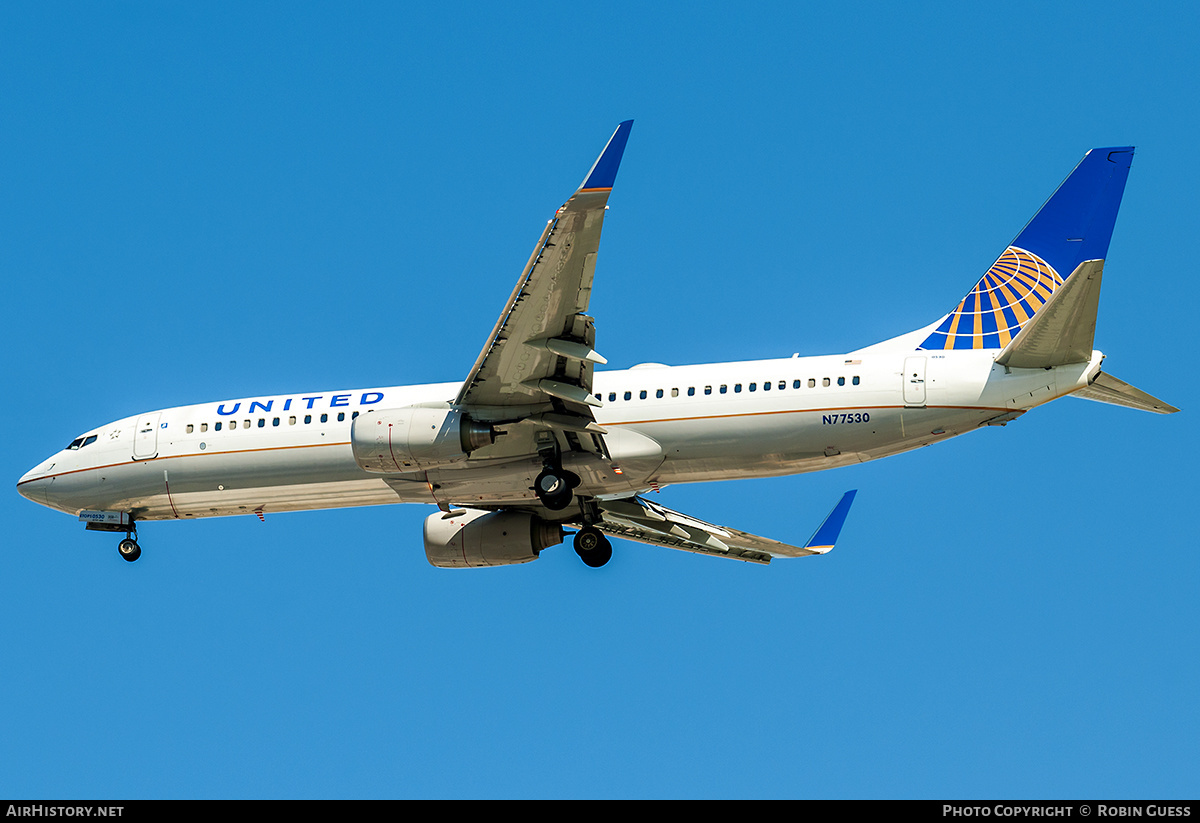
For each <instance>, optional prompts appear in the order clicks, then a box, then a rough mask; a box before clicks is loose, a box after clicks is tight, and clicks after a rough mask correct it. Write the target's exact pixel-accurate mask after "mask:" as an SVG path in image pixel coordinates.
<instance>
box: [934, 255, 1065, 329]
mask: <svg viewBox="0 0 1200 823" xmlns="http://www.w3.org/2000/svg"><path fill="white" fill-rule="evenodd" d="M1062 284H1063V278H1062V277H1060V276H1059V274H1058V272H1057V271H1055V270H1054V267H1053V266H1051V265H1050V264H1049V263H1047V262H1046V261H1045V260H1043V259H1042V258H1040V257H1038V256H1037V255H1036V254H1034V253H1033V252H1030V251H1027V250H1025V249H1021V248H1017V247H1016V246H1009V247H1008V248H1007V249H1005V250H1004V253H1003V254H1001V255H1000V259H998V260H997V261H996V262H995V263H994V264H992V267H991V268H990V269H988V271H987V274H985V275H984V276H983V277H982V278H981V279H980V281H979V282H978V283H976V284H975V288H973V289H971V291H970V292H969V293H968V294H967V296H966V297H964V298H963V299H962V302H961V303H959V304H958V308H956V309H955V310H954V311H952V312H950V314H948V315H946V317H945V318H944V319H943V320H942V322H941V323H939V324H938V327H937V330H936V331H934V332H933V333H932V334H930V335H929V336H928V337H927V338H925V341H924V342H923V343H921V345H920V346H919V347H918V348H921V349H1002V348H1004V347H1005V346H1007V345H1008V343H1009V341H1010V340H1012V338H1013V337H1015V336H1016V334H1017V332H1019V331H1020V330H1021V327H1022V326H1024V325H1025V324H1026V323H1027V322H1029V319H1030V318H1031V317H1033V315H1034V313H1035V312H1037V310H1038V309H1040V308H1041V307H1042V306H1043V305H1045V303H1046V301H1047V300H1049V299H1050V295H1052V294H1054V292H1055V290H1056V289H1058V287H1059V286H1061V285H1062Z"/></svg>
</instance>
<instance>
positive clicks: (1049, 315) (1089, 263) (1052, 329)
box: [996, 260, 1104, 369]
mask: <svg viewBox="0 0 1200 823" xmlns="http://www.w3.org/2000/svg"><path fill="white" fill-rule="evenodd" d="M1103 273H1104V261H1103V260H1085V261H1084V262H1082V263H1080V264H1079V265H1078V266H1077V267H1076V268H1075V271H1074V272H1072V273H1071V276H1070V277H1068V278H1067V280H1066V282H1065V283H1063V284H1062V285H1061V286H1059V287H1058V289H1057V290H1056V291H1055V292H1054V294H1052V295H1050V299H1049V300H1047V301H1046V304H1045V305H1044V306H1042V307H1041V310H1040V311H1038V312H1037V314H1035V315H1034V316H1033V318H1032V319H1030V320H1029V321H1028V322H1027V323H1026V324H1025V325H1024V327H1022V329H1021V331H1020V332H1019V333H1018V334H1017V336H1016V337H1014V338H1013V339H1012V340H1011V341H1009V343H1008V345H1007V346H1005V347H1004V351H1002V352H1000V356H999V357H997V358H996V362H997V363H998V364H999V365H1001V366H1010V367H1012V368H1014V369H1048V368H1052V367H1054V366H1065V365H1066V364H1068V363H1086V362H1088V361H1089V360H1091V359H1092V343H1093V342H1094V340H1095V337H1096V312H1097V310H1099V308H1100V278H1101V275H1102V274H1103Z"/></svg>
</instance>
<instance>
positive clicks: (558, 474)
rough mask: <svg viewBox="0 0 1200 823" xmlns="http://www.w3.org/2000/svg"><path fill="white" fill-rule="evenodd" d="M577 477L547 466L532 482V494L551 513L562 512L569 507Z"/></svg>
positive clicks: (553, 466)
mask: <svg viewBox="0 0 1200 823" xmlns="http://www.w3.org/2000/svg"><path fill="white" fill-rule="evenodd" d="M579 482H580V481H579V475H577V474H575V473H574V472H569V471H567V470H566V469H562V468H559V467H558V466H555V465H551V464H547V465H546V467H545V468H544V469H542V473H541V474H539V475H538V476H537V479H535V480H534V481H533V493H534V494H536V495H537V498H538V500H540V501H542V505H543V506H545V507H546V508H547V509H550V510H551V511H556V512H557V511H562V510H563V509H565V508H566V507H567V506H569V505H571V498H572V497H573V496H574V493H573V491H572V490H573V489H574V488H575V487H576V486H578V485H579Z"/></svg>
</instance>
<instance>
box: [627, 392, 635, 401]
mask: <svg viewBox="0 0 1200 823" xmlns="http://www.w3.org/2000/svg"><path fill="white" fill-rule="evenodd" d="M625 399H626V400H632V399H633V392H628V391H627V392H625Z"/></svg>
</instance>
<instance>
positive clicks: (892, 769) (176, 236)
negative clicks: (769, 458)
mask: <svg viewBox="0 0 1200 823" xmlns="http://www.w3.org/2000/svg"><path fill="white" fill-rule="evenodd" d="M297 5H299V7H298V8H297V7H296V6H297ZM1050 5H1053V6H1054V8H1052V9H1051V8H1047V6H1050ZM1198 14H1200V13H1198V12H1197V11H1196V7H1195V5H1194V4H1184V3H1165V4H1151V5H1149V6H1147V7H1145V8H1139V9H1137V10H1136V11H1132V10H1130V8H1129V6H1128V5H1127V4H1115V3H1086V4H1085V3H1078V4H1043V3H1029V4H986V7H985V6H984V5H983V4H958V3H946V4H932V5H931V4H924V5H923V4H894V5H883V4H878V5H877V4H860V5H853V4H832V5H831V4H817V5H814V6H812V7H810V8H805V7H804V6H803V5H800V4H792V3H786V4H760V5H751V6H747V5H745V4H742V5H739V6H736V7H734V6H730V7H728V8H726V9H724V10H722V9H720V8H718V9H707V8H704V7H701V6H697V5H695V4H646V3H624V2H614V3H604V4H576V5H572V4H537V5H533V4H529V5H525V6H523V7H520V8H516V9H513V8H510V7H508V6H506V5H503V4H500V5H496V4H486V5H485V4H465V5H458V6H449V7H444V6H437V7H432V6H422V7H420V8H417V7H416V4H391V3H379V4H372V3H364V4H351V5H346V4H327V5H325V4H322V5H315V4H282V3H280V4H245V3H229V4H219V3H205V4H200V5H194V4H193V5H183V6H180V5H172V6H164V4H161V3H110V4H100V5H97V4H94V3H65V4H56V5H47V4H41V3H25V4H9V5H8V6H6V8H5V10H4V11H3V13H2V14H0V78H3V79H2V80H0V110H2V111H3V116H2V117H0V191H2V196H0V271H3V274H4V280H5V284H6V289H7V299H6V300H5V301H4V306H3V309H2V311H3V317H4V322H3V324H2V327H0V334H2V335H3V340H4V349H5V352H6V355H5V357H4V377H5V381H4V382H5V385H6V386H7V393H8V399H7V402H5V403H3V404H0V409H2V414H3V422H4V429H5V431H6V432H7V434H8V442H7V445H6V447H5V448H4V450H3V462H4V476H6V477H7V478H8V482H9V483H10V487H9V492H8V493H7V494H6V495H4V496H3V503H2V504H0V506H2V509H0V510H2V512H3V517H4V520H5V523H6V535H5V539H4V541H3V544H4V547H5V549H4V551H3V552H2V553H0V558H2V560H0V562H2V564H3V565H2V566H0V626H2V628H0V644H2V645H0V660H2V661H3V672H4V673H3V676H2V677H0V796H5V797H13V796H25V797H47V798H69V797H96V798H106V797H116V798H125V797H507V796H514V797H524V796H533V797H579V796H587V797H708V796H713V797H746V796H782V797H941V796H953V797H962V798H970V797H1155V798H1157V797H1164V798H1166V797H1192V798H1194V797H1195V796H1196V795H1197V793H1198V789H1200V784H1198V778H1197V775H1198V774H1200V762H1198V761H1200V757H1198V755H1200V751H1198V749H1200V742H1198V741H1200V708H1198V702H1197V699H1196V697H1197V681H1198V679H1200V677H1198V676H1200V664H1198V660H1197V651H1198V650H1197V640H1196V626H1197V622H1198V618H1200V606H1198V600H1197V589H1198V586H1197V583H1198V577H1200V551H1198V548H1200V546H1198V541H1197V539H1196V530H1195V516H1194V506H1195V503H1194V501H1195V498H1196V493H1197V483H1196V480H1195V475H1194V464H1195V462H1196V458H1197V449H1196V434H1195V431H1196V430H1195V426H1194V424H1193V423H1192V419H1193V416H1194V415H1195V414H1196V413H1197V410H1198V409H1200V392H1198V391H1197V388H1196V379H1195V377H1194V374H1193V372H1194V368H1193V367H1192V364H1191V363H1190V358H1191V351H1192V349H1193V348H1194V342H1195V341H1194V338H1193V337H1192V336H1191V335H1192V333H1194V331H1195V328H1194V325H1193V317H1192V312H1193V309H1194V307H1195V304H1196V298H1197V287H1196V261H1195V244H1196V242H1197V236H1198V234H1200V232H1198V231H1197V229H1198V220H1197V217H1198V215H1200V205H1198V204H1200V200H1198V198H1197V196H1196V192H1197V191H1200V174H1198V169H1200V163H1198V162H1197V157H1196V154H1195V152H1196V136H1197V134H1200V114H1198V109H1197V106H1196V101H1197V100H1198V99H1200V59H1198V58H1197V52H1196V49H1195V44H1196V42H1197V39H1198V35H1200V25H1198V24H1200V17H1198ZM630 117H632V118H635V120H636V122H635V125H634V129H633V134H632V137H631V139H630V142H629V146H628V149H627V151H626V154H625V160H624V164H623V166H622V168H621V173H620V176H619V177H618V179H617V186H616V190H615V191H614V193H613V196H612V199H611V201H610V204H611V210H610V211H609V214H608V217H607V220H606V222H605V236H604V241H603V244H602V246H601V258H600V266H599V269H598V273H597V281H596V289H595V292H594V296H593V299H592V309H593V312H594V314H595V316H596V317H597V326H598V344H599V348H600V350H601V351H602V352H603V353H604V354H605V356H606V357H608V358H609V362H610V364H611V365H612V366H614V367H618V368H622V367H627V366H629V365H632V364H634V363H637V362H641V361H646V360H653V361H659V362H665V363H672V364H676V363H692V362H705V361H714V360H738V359H752V358H762V357H772V356H788V355H790V354H791V353H792V352H801V353H805V354H819V353H829V352H838V351H845V350H847V349H852V348H855V347H859V346H863V345H867V344H869V343H873V342H876V341H878V340H880V339H883V338H886V337H889V336H892V335H895V334H898V333H901V332H904V331H908V330H909V329H912V328H915V327H917V326H920V325H923V324H925V323H927V322H930V321H932V320H934V319H936V318H937V317H939V316H940V315H942V314H944V313H945V312H946V311H948V310H949V309H951V308H952V307H953V306H954V305H955V304H956V303H957V302H958V300H959V298H960V297H961V296H962V295H963V294H964V293H965V292H966V290H967V289H968V288H970V287H971V286H972V285H973V284H974V283H975V282H976V280H977V279H978V277H979V276H980V274H981V273H982V272H983V271H984V270H985V269H986V268H987V267H988V266H989V265H990V264H991V262H992V261H993V260H994V259H995V257H996V255H997V254H998V253H999V252H1000V251H1001V250H1002V249H1003V248H1004V246H1005V245H1006V244H1007V242H1008V241H1009V240H1010V239H1011V238H1012V237H1013V236H1014V235H1015V234H1016V233H1017V232H1018V231H1019V230H1020V229H1021V227H1022V226H1023V225H1024V223H1025V221H1026V220H1027V219H1028V218H1029V217H1030V216H1031V215H1032V214H1033V212H1034V211H1035V210H1036V209H1037V207H1038V206H1039V205H1040V204H1041V203H1042V201H1043V200H1044V199H1045V198H1046V197H1047V196H1048V195H1049V194H1050V192H1051V191H1053V189H1054V187H1055V186H1056V185H1057V184H1058V183H1059V181H1060V180H1061V179H1062V178H1063V177H1064V176H1065V175H1066V174H1067V172H1069V171H1070V169H1071V168H1072V167H1073V166H1074V164H1075V163H1076V162H1077V161H1078V160H1079V158H1080V157H1081V156H1082V155H1083V153H1084V152H1085V151H1086V150H1087V149H1089V148H1091V147H1092V146H1107V145H1126V144H1134V145H1136V146H1137V156H1136V158H1135V160H1134V163H1133V169H1132V173H1131V176H1130V179H1129V185H1128V188H1127V190H1126V195H1125V200H1124V204H1123V206H1122V209H1121V215H1120V218H1119V219H1118V222H1117V227H1116V232H1115V235H1114V238H1113V243H1112V247H1111V250H1110V254H1109V258H1108V264H1107V266H1106V270H1105V283H1104V294H1103V299H1102V304H1101V312H1100V321H1099V327H1098V332H1097V346H1098V347H1099V348H1101V349H1102V350H1103V351H1105V352H1106V353H1107V354H1108V355H1109V358H1108V361H1107V362H1106V368H1107V370H1109V371H1110V372H1112V373H1113V374H1115V375H1117V376H1118V377H1121V378H1122V379H1124V380H1126V381H1129V382H1131V383H1133V384H1134V385H1136V386H1138V387H1140V388H1143V389H1145V390H1147V391H1149V392H1151V393H1153V394H1156V395H1158V396H1160V397H1162V398H1163V399H1165V400H1167V401H1169V402H1171V403H1174V404H1175V405H1177V406H1180V407H1182V408H1183V409H1184V411H1183V413H1181V414H1178V415H1174V416H1172V417H1160V416H1153V415H1148V414H1140V413H1136V412H1133V411H1130V410H1126V409H1120V408H1114V407H1109V406H1102V405H1100V404H1095V403H1088V402H1084V401H1079V400H1073V399H1064V400H1060V401H1058V402H1056V403H1054V404H1052V405H1050V406H1048V407H1045V408H1042V409H1039V410H1036V411H1034V412H1032V413H1030V414H1028V415H1026V416H1025V417H1023V418H1022V419H1020V420H1019V421H1017V422H1016V423H1014V424H1011V425H1010V426H1008V427H1007V428H1005V429H999V428H995V429H988V430H985V431H981V432H977V433H973V434H970V435H967V436H965V437H962V438H959V439H957V440H955V441H952V442H950V443H947V444H943V445H940V446H938V447H936V448H931V449H925V450H921V451H918V452H915V453H910V454H907V455H902V456H899V457H895V458H891V459H888V460H884V461H879V462H876V463H873V464H867V465H863V466H859V467H854V468H849V469H840V470H837V471H834V472H826V473H822V474H815V475H807V476H798V477H793V478H786V479H779V480H763V481H748V482H740V483H724V484H713V485H706V486H695V487H671V488H668V489H666V490H664V491H663V493H662V495H661V497H660V498H659V499H661V500H662V502H663V503H665V504H667V505H669V506H672V507H673V508H677V509H680V510H683V511H686V512H689V513H693V514H695V515H697V516H700V517H703V518H705V519H708V520H712V521H714V522H719V523H727V524H729V525H734V526H737V527H739V528H742V529H745V530H747V531H751V532H754V533H757V534H763V535H767V536H771V537H775V538H778V539H782V540H803V539H804V538H806V537H807V536H808V534H809V533H810V532H811V530H812V528H813V527H814V525H815V524H816V522H818V521H819V519H820V517H821V516H823V514H824V513H825V512H826V511H827V510H828V508H829V507H830V506H831V505H832V504H833V502H834V501H836V499H837V497H838V495H839V494H841V493H842V492H843V491H845V490H846V489H849V488H857V489H859V496H858V499H857V501H856V504H855V507H854V509H853V511H852V512H851V516H850V520H849V522H848V524H847V526H846V528H845V531H844V532H843V535H842V540H841V542H840V543H839V545H838V547H837V549H836V550H835V551H834V552H833V553H831V554H830V555H828V556H825V557H819V558H807V559H803V560H797V561H793V562H778V563H775V564H773V565H772V566H770V567H767V568H760V567H757V566H745V565H742V564H739V563H735V562H732V561H728V562H727V561H722V560H719V559H711V558H704V557H698V556H693V555H690V554H685V553H679V552H672V551H667V550H659V549H653V548H650V547H646V546H641V545H636V544H629V543H618V544H617V545H616V553H615V556H614V558H613V560H612V562H611V563H610V564H609V565H608V566H607V567H605V568H603V569H601V570H599V571H598V572H597V571H593V570H590V569H588V568H586V567H584V566H583V565H582V564H581V563H580V562H579V561H578V559H577V558H576V557H575V555H574V553H573V552H572V551H571V550H570V548H569V547H564V548H561V549H559V550H550V551H547V552H546V553H545V554H544V556H543V557H542V558H541V559H540V560H539V561H538V562H536V563H534V564H531V565H528V566H521V567H512V568H503V569H495V570H487V571H480V572H475V573H471V572H449V571H442V570H437V569H434V568H432V567H430V566H429V565H428V564H427V563H426V561H425V557H424V553H423V551H422V547H421V522H422V520H423V518H424V517H425V516H426V515H427V514H428V513H429V511H428V510H426V509H423V508H422V507H419V506H412V507H401V506H396V507H388V508H377V509H359V510H346V511H334V512H313V513H305V514H293V515H276V516H270V515H268V517H267V519H266V522H265V523H260V522H258V520H257V519H255V518H253V517H242V518H233V519H221V520H211V521H207V522H192V523H160V524H148V525H146V526H145V527H144V528H143V529H142V530H141V531H140V537H141V541H142V544H143V547H144V552H143V556H142V559H141V560H140V561H139V562H137V563H135V564H126V563H123V562H122V561H121V560H120V558H119V557H118V555H117V553H116V549H115V542H116V541H115V540H114V539H112V538H111V537H110V536H107V535H101V534H95V533H85V532H84V530H83V527H82V525H81V524H79V523H78V522H76V521H75V520H74V519H73V518H70V517H68V516H65V515H62V514H58V513H55V512H52V511H49V510H47V509H43V508H40V507H37V506H35V505H33V504H32V503H30V502H28V501H26V500H24V499H23V498H20V497H19V496H18V495H17V493H16V491H15V488H14V487H15V483H16V480H17V478H18V477H19V476H20V475H21V474H22V473H23V472H24V471H25V470H27V469H29V468H31V467H32V466H33V465H34V464H36V463H37V462H38V461H40V460H41V459H42V458H44V457H45V456H46V455H48V454H49V453H50V452H52V451H54V450H56V449H58V448H60V447H61V446H62V445H64V444H65V443H67V442H68V441H69V440H70V439H71V438H72V437H74V436H76V435H78V434H79V433H80V432H83V431H85V430H86V429H88V428H90V427H93V426H95V425H98V424H100V423H102V422H105V421H109V420H113V419H116V418H118V417H122V416H125V415H128V414H133V413H136V412H138V411H141V410H146V409H154V408H161V407H165V406H172V405H178V404H183V403H190V402H200V401H205V400H219V399H223V398H229V397H240V396H247V395H261V394H272V393H283V392H292V391H310V390H321V389H332V388H339V387H355V386H374V385H391V384H404V383H418V382H433V381H443V380H456V379H461V378H462V377H463V376H465V374H466V372H467V370H468V369H469V367H470V365H471V363H472V362H473V360H474V358H475V356H476V355H477V353H478V351H479V348H480V346H481V345H482V344H483V341H484V338H485V336H486V334H487V333H488V331H489V330H490V329H491V327H492V324H493V323H494V322H495V319H496V316H497V314H498V313H499V311H500V308H501V307H502V304H503V301H504V300H505V298H506V297H507V296H508V294H509V291H510V290H511V288H512V285H513V283H514V282H515V278H516V276H517V275H518V274H519V272H520V269H521V267H522V265H523V264H524V262H525V260H526V258H527V256H528V254H529V252H530V250H531V248H532V246H533V243H534V241H535V240H536V239H537V237H538V234H539V232H540V230H541V227H542V226H543V225H544V221H545V220H546V219H547V218H548V217H549V216H550V215H551V214H552V213H553V210H554V209H555V208H556V207H557V206H558V205H559V204H560V203H561V202H562V201H563V200H564V199H565V197H566V196H567V195H568V194H569V193H570V192H571V190H572V189H573V188H574V187H575V186H576V185H577V184H578V183H579V181H580V180H581V179H582V177H583V174H584V173H585V172H586V171H587V168H588V166H589V164H590V163H591V162H592V160H593V159H594V158H595V156H596V154H597V153H598V152H599V150H600V148H601V147H602V146H603V144H604V141H605V140H606V139H607V138H608V136H609V134H610V133H611V131H612V129H613V128H614V126H615V125H616V123H617V122H618V121H620V120H623V119H626V118H630Z"/></svg>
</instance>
